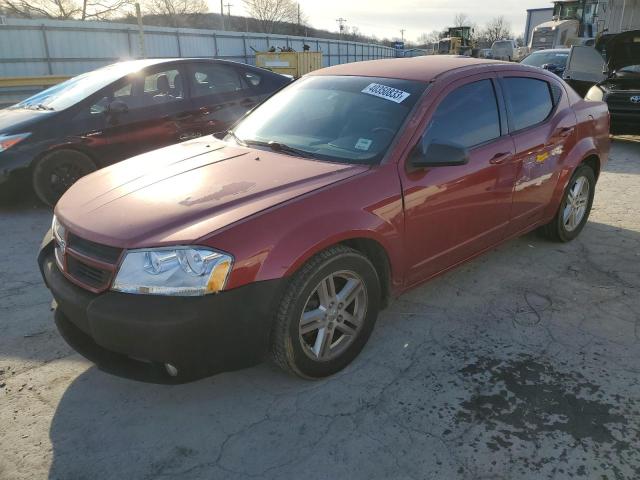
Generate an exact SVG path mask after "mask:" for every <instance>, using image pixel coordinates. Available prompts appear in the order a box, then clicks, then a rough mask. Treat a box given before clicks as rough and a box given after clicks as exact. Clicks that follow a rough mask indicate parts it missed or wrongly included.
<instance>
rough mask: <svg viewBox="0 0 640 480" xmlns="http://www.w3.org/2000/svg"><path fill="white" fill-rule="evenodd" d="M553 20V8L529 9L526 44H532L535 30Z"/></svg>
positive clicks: (525, 33)
mask: <svg viewBox="0 0 640 480" xmlns="http://www.w3.org/2000/svg"><path fill="white" fill-rule="evenodd" d="M552 19H553V7H549V8H529V9H527V23H526V24H525V26H524V44H525V45H529V43H531V36H532V35H533V29H534V28H536V27H537V26H538V25H540V24H542V23H545V22H549V21H551V20H552Z"/></svg>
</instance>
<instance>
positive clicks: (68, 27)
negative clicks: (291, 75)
mask: <svg viewBox="0 0 640 480" xmlns="http://www.w3.org/2000/svg"><path fill="white" fill-rule="evenodd" d="M144 42H145V46H146V56H147V57H150V58H154V57H216V58H224V59H228V60H235V61H239V62H244V63H251V64H253V63H255V62H254V55H253V51H252V48H255V49H256V50H259V51H265V50H268V49H269V47H270V46H276V47H288V46H290V47H292V48H294V49H295V50H296V51H302V46H303V44H305V43H306V44H307V45H309V46H310V47H311V50H314V51H321V52H322V53H323V66H329V65H336V64H339V63H347V62H356V61H360V60H373V59H378V58H386V57H393V56H395V50H394V49H393V48H389V47H383V46H379V45H374V44H366V43H357V42H342V41H338V40H324V39H315V38H303V37H293V36H282V35H265V34H259V33H241V32H224V31H219V30H195V29H187V28H180V29H176V28H167V27H145V28H144ZM139 56H140V55H139V34H138V28H137V25H128V24H121V23H108V22H80V21H60V20H23V19H14V18H8V19H7V24H6V25H0V77H22V76H41V75H76V74H79V73H83V72H86V71H89V70H93V69H95V68H98V67H101V66H103V65H107V64H109V63H113V62H115V61H118V60H124V59H130V58H139Z"/></svg>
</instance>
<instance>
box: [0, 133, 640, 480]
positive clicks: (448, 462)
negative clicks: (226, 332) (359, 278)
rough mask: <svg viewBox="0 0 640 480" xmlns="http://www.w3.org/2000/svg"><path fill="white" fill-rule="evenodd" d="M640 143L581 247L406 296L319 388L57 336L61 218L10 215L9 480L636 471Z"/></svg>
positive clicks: (629, 142) (467, 273) (6, 225)
mask: <svg viewBox="0 0 640 480" xmlns="http://www.w3.org/2000/svg"><path fill="white" fill-rule="evenodd" d="M639 204H640V138H633V137H621V138H619V139H618V140H616V142H615V144H614V146H613V151H612V159H611V162H610V164H609V167H608V168H607V170H606V171H605V172H603V174H602V176H601V179H600V183H599V186H598V191H597V193H596V200H595V205H594V211H593V212H592V216H591V220H590V223H589V224H588V225H587V227H586V228H585V230H584V231H583V233H582V235H581V236H580V237H579V239H578V240H576V241H574V242H573V243H571V244H564V245H563V244H555V243H550V242H548V241H546V240H544V239H542V238H540V237H539V236H538V235H537V234H535V233H534V234H530V235H527V236H526V237H523V238H521V239H518V240H514V241H511V242H509V243H507V244H505V245H503V246H501V247H500V248H497V249H496V250H494V251H492V252H491V253H489V254H487V255H485V256H483V257H481V258H479V259H477V260H475V261H473V262H471V263H469V264H467V265H464V266H462V267H461V268H459V269H457V270H456V271H454V272H451V273H449V274H447V275H444V276H442V277H440V278H439V279H437V280H435V281H432V282H431V283H429V284H427V285H424V286H422V287H420V288H418V289H416V290H414V291H412V292H411V293H409V294H407V295H405V296H403V297H402V298H400V299H399V300H397V301H396V302H394V303H393V304H392V305H391V307H390V308H389V309H388V310H387V311H385V312H384V313H383V314H382V316H381V318H380V319H379V322H378V325H377V328H376V331H375V332H374V334H373V336H372V338H371V340H370V342H369V344H368V346H367V347H366V348H365V350H364V352H363V353H362V355H361V356H360V357H359V358H358V359H357V360H356V362H355V363H354V364H353V365H351V366H350V367H349V368H348V369H347V370H345V371H344V372H342V373H341V374H339V375H337V376H335V377H333V378H329V379H327V380H324V381H320V382H307V381H302V380H297V379H294V378H290V377H288V376H286V375H284V374H282V373H281V372H280V371H279V370H277V369H276V368H274V367H272V366H269V365H266V364H265V365H260V366H257V367H254V368H251V369H248V370H243V371H240V372H234V373H228V374H223V375H218V376H216V377H212V378H209V379H205V380H202V381H199V382H196V383H192V384H188V385H181V386H159V385H150V384H144V383H136V382H133V381H129V380H123V379H120V378H116V377H113V376H110V375H108V374H105V373H103V372H101V371H100V370H98V369H97V368H95V367H94V366H92V365H91V364H90V363H88V362H87V361H85V360H84V359H82V358H81V357H80V356H78V355H77V354H75V353H73V352H72V351H71V350H70V348H68V347H67V346H66V344H65V343H64V342H63V341H62V339H61V338H60V337H59V336H58V334H57V333H56V331H55V329H54V326H53V322H52V315H51V313H50V311H49V304H50V301H51V297H50V295H49V293H48V291H47V290H46V289H45V287H44V285H43V284H42V282H41V279H40V275H39V272H38V269H37V266H36V264H35V256H36V252H37V248H38V245H39V242H40V240H41V237H42V235H43V233H44V232H45V230H46V229H47V228H48V224H49V222H50V219H51V214H50V212H49V211H47V210H46V209H44V208H41V207H37V206H34V203H33V201H32V200H31V199H29V198H26V199H23V200H22V201H20V202H18V203H17V204H13V205H6V206H4V207H2V208H1V209H0V232H2V240H3V241H2V245H3V247H4V255H3V256H2V257H1V258H0V451H1V452H2V454H1V455H0V478H1V479H41V478H50V479H65V480H67V479H107V478H109V479H111V478H113V479H157V478H170V479H172V478H175V479H203V478H208V479H236V478H237V479H245V478H272V479H286V478H305V479H342V478H349V479H360V478H362V479H365V478H366V479H372V478H385V479H387V478H390V479H453V478H465V479H481V478H486V479H500V478H504V479H506V478H518V479H541V478H554V479H564V478H588V479H593V478H598V479H626V478H628V479H631V478H636V479H637V478H640V450H639V447H640V382H639V374H640V341H639V338H640V336H639V335H640V332H639V330H640V295H638V293H639V288H640V207H639V206H638V205H639Z"/></svg>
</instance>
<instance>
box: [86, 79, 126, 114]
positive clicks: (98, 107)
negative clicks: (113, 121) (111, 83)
mask: <svg viewBox="0 0 640 480" xmlns="http://www.w3.org/2000/svg"><path fill="white" fill-rule="evenodd" d="M132 91H133V84H132V82H129V83H127V84H126V85H124V86H122V87H118V89H117V90H115V91H112V92H107V93H106V94H105V96H104V97H102V98H100V99H99V100H98V101H97V102H96V103H94V104H93V105H91V107H90V108H89V114H90V115H101V114H104V113H105V112H106V111H107V107H108V106H109V104H110V103H111V102H112V101H114V100H119V101H122V102H124V103H126V104H127V105H130V104H132V100H131V92H132Z"/></svg>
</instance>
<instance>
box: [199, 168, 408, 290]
mask: <svg viewBox="0 0 640 480" xmlns="http://www.w3.org/2000/svg"><path fill="white" fill-rule="evenodd" d="M403 230H404V214H403V209H402V196H401V191H400V180H399V178H398V175H397V172H396V171H395V168H394V165H391V164H390V165H382V166H379V167H375V168H373V169H371V170H369V171H368V172H366V173H364V174H362V175H358V176H356V177H352V178H350V179H348V180H346V181H343V182H338V183H336V184H333V185H330V186H328V187H325V188H322V189H320V190H316V191H314V192H311V193H308V194H306V195H303V196H301V197H298V198H296V199H293V200H291V201H289V202H286V203H284V204H281V205H277V206H274V207H272V208H270V209H269V210H266V211H263V212H261V213H258V214H256V215H253V216H252V217H249V218H246V219H244V220H243V221H240V222H238V223H236V224H233V225H230V226H229V227H227V228H226V229H223V230H221V231H219V232H217V233H214V234H213V235H212V236H210V237H209V238H207V239H206V240H204V243H205V244H207V245H209V246H211V247H213V248H218V249H220V250H223V251H226V252H229V253H231V254H233V256H234V258H235V264H234V267H233V270H232V273H231V276H230V278H229V282H228V287H227V288H229V289H231V288H237V287H240V286H242V285H245V284H247V283H251V282H257V281H263V280H273V279H277V278H282V277H287V276H290V275H292V274H293V273H295V272H296V271H297V270H298V269H299V268H300V267H301V266H302V265H303V264H304V263H305V262H306V261H307V260H309V259H310V258H311V257H312V256H313V255H315V254H316V253H318V252H320V251H321V250H324V249H326V248H328V247H329V246H331V245H334V244H336V243H340V242H344V241H345V240H350V239H356V238H365V239H370V240H374V241H376V242H377V243H378V244H379V245H381V246H382V247H383V248H384V250H385V252H386V254H387V257H388V258H389V264H390V267H391V271H392V282H393V284H394V285H399V284H400V283H401V280H402V275H403V274H404V272H403V271H402V268H401V267H399V266H401V265H403V264H404V263H403V262H402V255H403V252H402V241H401V239H402V232H403Z"/></svg>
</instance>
